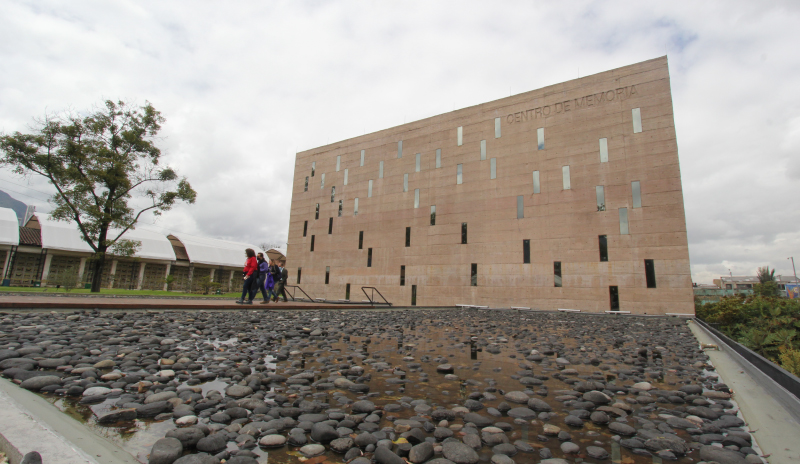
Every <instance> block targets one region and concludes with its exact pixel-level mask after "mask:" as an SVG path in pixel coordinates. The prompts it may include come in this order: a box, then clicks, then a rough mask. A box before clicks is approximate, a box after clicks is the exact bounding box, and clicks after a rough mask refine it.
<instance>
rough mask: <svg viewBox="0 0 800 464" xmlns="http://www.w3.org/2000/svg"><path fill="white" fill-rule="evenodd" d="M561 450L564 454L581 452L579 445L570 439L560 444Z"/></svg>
mask: <svg viewBox="0 0 800 464" xmlns="http://www.w3.org/2000/svg"><path fill="white" fill-rule="evenodd" d="M561 451H562V452H563V453H564V454H578V453H580V452H581V447H580V446H578V445H576V444H575V443H572V442H571V441H565V442H564V443H562V444H561Z"/></svg>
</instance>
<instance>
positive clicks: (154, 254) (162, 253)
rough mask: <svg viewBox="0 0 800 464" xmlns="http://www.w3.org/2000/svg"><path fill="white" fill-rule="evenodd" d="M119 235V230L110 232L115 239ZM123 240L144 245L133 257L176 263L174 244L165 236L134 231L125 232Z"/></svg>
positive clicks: (141, 230) (139, 230)
mask: <svg viewBox="0 0 800 464" xmlns="http://www.w3.org/2000/svg"><path fill="white" fill-rule="evenodd" d="M118 233H119V230H113V231H110V232H109V235H110V236H111V237H112V238H113V237H116V236H117V234H118ZM122 238H124V239H128V240H136V241H139V242H141V243H142V245H141V246H140V247H139V249H138V250H137V251H136V253H135V254H134V255H133V256H134V257H136V258H142V259H160V260H165V261H175V250H173V249H172V243H170V241H169V239H168V238H167V237H166V236H165V235H164V234H161V233H158V232H153V231H150V230H145V229H133V230H129V231H127V232H125V235H123V236H122Z"/></svg>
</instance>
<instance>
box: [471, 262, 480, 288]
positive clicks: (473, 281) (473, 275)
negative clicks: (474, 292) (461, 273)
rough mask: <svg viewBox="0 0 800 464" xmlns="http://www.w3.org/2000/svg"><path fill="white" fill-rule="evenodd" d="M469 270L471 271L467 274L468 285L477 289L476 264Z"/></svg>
mask: <svg viewBox="0 0 800 464" xmlns="http://www.w3.org/2000/svg"><path fill="white" fill-rule="evenodd" d="M470 268H471V269H470V272H469V280H470V282H469V284H470V285H471V286H473V287H477V286H478V263H472V265H471V266H470Z"/></svg>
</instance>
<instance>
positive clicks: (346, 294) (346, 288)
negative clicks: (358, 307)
mask: <svg viewBox="0 0 800 464" xmlns="http://www.w3.org/2000/svg"><path fill="white" fill-rule="evenodd" d="M344 299H345V300H347V301H350V284H347V285H345V286H344Z"/></svg>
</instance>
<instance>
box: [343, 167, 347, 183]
mask: <svg viewBox="0 0 800 464" xmlns="http://www.w3.org/2000/svg"><path fill="white" fill-rule="evenodd" d="M347 174H348V172H347V168H344V185H347Z"/></svg>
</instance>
